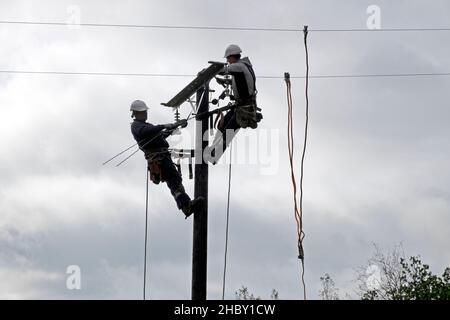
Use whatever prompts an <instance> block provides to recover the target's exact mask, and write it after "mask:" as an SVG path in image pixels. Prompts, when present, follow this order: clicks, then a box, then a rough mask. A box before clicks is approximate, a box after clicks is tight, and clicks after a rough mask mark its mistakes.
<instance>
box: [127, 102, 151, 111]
mask: <svg viewBox="0 0 450 320" xmlns="http://www.w3.org/2000/svg"><path fill="white" fill-rule="evenodd" d="M146 110H148V107H147V105H146V104H145V102H144V101H142V100H135V101H133V103H132V104H131V107H130V111H146Z"/></svg>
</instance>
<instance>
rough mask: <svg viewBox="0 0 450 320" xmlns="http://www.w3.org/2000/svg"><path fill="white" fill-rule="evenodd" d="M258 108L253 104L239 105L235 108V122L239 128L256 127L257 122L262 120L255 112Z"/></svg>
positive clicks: (260, 115)
mask: <svg viewBox="0 0 450 320" xmlns="http://www.w3.org/2000/svg"><path fill="white" fill-rule="evenodd" d="M258 109H259V108H257V107H256V105H255V104H248V105H239V106H237V107H236V122H237V124H238V125H239V126H240V127H241V128H244V129H245V128H252V129H256V128H257V127H258V122H259V121H261V119H262V114H261V113H260V112H257V111H258ZM259 110H261V109H259Z"/></svg>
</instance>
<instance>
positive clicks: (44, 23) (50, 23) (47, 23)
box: [0, 20, 450, 32]
mask: <svg viewBox="0 0 450 320" xmlns="http://www.w3.org/2000/svg"><path fill="white" fill-rule="evenodd" d="M0 24H10V25H40V26H74V25H75V26H83V27H101V28H136V29H182V30H183V29H184V30H219V31H220V30H221V31H263V32H301V31H302V29H301V28H298V29H297V28H257V27H221V26H182V25H178V26H177V25H146V24H110V23H78V24H72V23H67V22H57V21H11V20H0ZM308 31H309V32H430V31H450V28H383V29H363V28H348V29H310V30H308Z"/></svg>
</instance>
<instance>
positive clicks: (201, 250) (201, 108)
mask: <svg viewBox="0 0 450 320" xmlns="http://www.w3.org/2000/svg"><path fill="white" fill-rule="evenodd" d="M196 100H197V114H199V113H203V112H208V111H209V82H207V83H205V85H204V86H202V87H201V88H200V89H199V90H197V99H196ZM207 131H208V117H202V120H197V121H196V138H195V139H196V141H195V181H194V197H195V198H197V197H203V198H205V204H204V206H203V207H202V208H201V209H200V210H199V211H198V212H195V213H194V232H193V234H194V235H193V243H192V246H193V247H192V300H206V280H207V249H208V162H207V161H205V159H204V157H203V153H204V151H205V148H206V147H207V146H208V142H209V135H208V134H205V133H206V132H207Z"/></svg>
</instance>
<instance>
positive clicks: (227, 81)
mask: <svg viewBox="0 0 450 320" xmlns="http://www.w3.org/2000/svg"><path fill="white" fill-rule="evenodd" d="M216 81H217V83H218V84H220V85H221V86H224V87H226V86H227V85H228V84H231V80H230V79H225V78H220V77H216Z"/></svg>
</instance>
